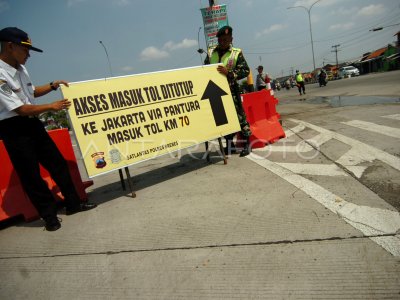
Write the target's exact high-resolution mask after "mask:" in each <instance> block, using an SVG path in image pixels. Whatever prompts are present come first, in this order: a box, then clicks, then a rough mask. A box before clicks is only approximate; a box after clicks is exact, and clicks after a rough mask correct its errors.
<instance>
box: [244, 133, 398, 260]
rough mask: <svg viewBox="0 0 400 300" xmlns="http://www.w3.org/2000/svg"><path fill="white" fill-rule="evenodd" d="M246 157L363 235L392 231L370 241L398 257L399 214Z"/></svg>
mask: <svg viewBox="0 0 400 300" xmlns="http://www.w3.org/2000/svg"><path fill="white" fill-rule="evenodd" d="M307 126H308V125H307ZM246 157H247V158H248V159H249V160H251V161H253V162H255V163H256V164H258V165H260V166H262V167H264V168H265V169H267V170H269V171H271V172H273V173H274V174H276V175H278V176H279V177H281V178H282V179H284V180H286V181H287V182H289V183H291V184H292V185H294V186H295V187H297V188H298V189H300V190H302V191H303V192H304V193H306V194H307V195H309V196H311V197H312V198H313V199H315V200H316V201H318V202H319V203H321V204H322V205H323V206H325V207H326V208H328V209H329V210H331V211H332V212H334V213H335V214H337V215H338V216H340V217H342V218H343V220H344V221H345V222H347V223H348V224H350V225H351V226H353V227H354V228H357V229H358V230H360V231H361V232H362V233H363V234H364V235H366V236H372V235H381V234H382V235H384V234H393V235H394V236H380V237H373V238H371V240H373V241H374V242H376V243H377V244H379V245H381V246H382V247H383V248H384V249H386V250H387V251H389V252H390V253H392V254H393V255H394V256H400V235H395V234H396V232H397V231H398V230H399V229H400V215H399V213H398V212H397V211H391V210H385V209H379V208H371V207H366V206H359V205H355V204H353V203H350V202H347V201H345V200H344V199H343V198H341V197H339V196H337V195H335V194H333V193H331V192H330V191H328V190H326V189H324V188H323V187H321V186H319V185H317V184H316V183H314V182H312V181H310V180H308V179H306V178H304V177H302V176H300V175H297V174H295V173H293V172H292V171H290V170H288V169H286V168H284V167H282V166H280V165H278V164H276V163H274V162H271V161H269V160H267V159H264V158H263V157H261V156H258V155H256V154H254V153H251V154H250V155H248V156H246Z"/></svg>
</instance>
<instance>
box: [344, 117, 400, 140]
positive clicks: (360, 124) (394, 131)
mask: <svg viewBox="0 0 400 300" xmlns="http://www.w3.org/2000/svg"><path fill="white" fill-rule="evenodd" d="M341 123H342V124H346V125H349V126H353V127H356V128H359V129H363V130H367V131H370V132H376V133H379V134H382V135H386V136H390V137H394V138H400V129H398V128H393V127H389V126H383V125H378V124H374V123H371V122H365V121H360V120H352V121H348V122H341Z"/></svg>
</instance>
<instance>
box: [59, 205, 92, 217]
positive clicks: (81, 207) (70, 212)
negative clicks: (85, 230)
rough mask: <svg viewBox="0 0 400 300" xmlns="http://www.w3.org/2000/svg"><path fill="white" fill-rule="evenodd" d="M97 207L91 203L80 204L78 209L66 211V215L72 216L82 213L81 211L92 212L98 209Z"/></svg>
mask: <svg viewBox="0 0 400 300" xmlns="http://www.w3.org/2000/svg"><path fill="white" fill-rule="evenodd" d="M96 207H97V204H94V203H89V202H82V203H80V204H79V206H78V207H75V208H71V209H66V211H65V214H66V215H67V216H70V215H73V214H76V213H78V212H81V211H87V210H91V209H93V208H96Z"/></svg>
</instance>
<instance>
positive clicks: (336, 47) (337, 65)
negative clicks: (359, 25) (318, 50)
mask: <svg viewBox="0 0 400 300" xmlns="http://www.w3.org/2000/svg"><path fill="white" fill-rule="evenodd" d="M338 47H340V45H333V46H332V48H335V50H333V51H331V52H335V53H336V69H337V68H339V61H338V55H337V53H338V52H339V51H340V50H338Z"/></svg>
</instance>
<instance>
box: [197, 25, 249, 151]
mask: <svg viewBox="0 0 400 300" xmlns="http://www.w3.org/2000/svg"><path fill="white" fill-rule="evenodd" d="M217 37H218V45H217V46H216V47H214V48H210V49H209V51H208V55H207V57H206V60H205V62H204V63H205V64H217V63H222V64H223V65H222V66H221V65H220V66H218V72H219V73H221V74H224V75H225V76H226V78H227V79H228V83H229V87H230V89H231V94H232V97H233V102H234V104H235V108H236V113H237V116H238V119H239V124H240V128H241V134H242V136H243V138H244V139H245V141H246V142H245V146H244V149H243V150H242V151H241V152H240V156H246V155H248V154H249V153H250V151H251V149H250V143H249V138H250V135H251V131H250V125H249V123H248V122H247V119H246V114H245V112H244V110H243V106H242V101H241V98H240V91H239V84H238V82H237V81H238V80H240V79H243V78H246V77H247V76H248V75H249V73H250V69H249V66H248V65H247V62H246V59H245V58H244V56H243V53H242V50H241V49H239V48H234V47H233V46H232V40H233V38H232V27H230V26H224V27H222V28H221V29H220V30H218V32H217ZM234 136H235V134H230V135H227V136H225V139H226V147H225V154H230V153H236V149H235V146H234V144H233V137H234Z"/></svg>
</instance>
